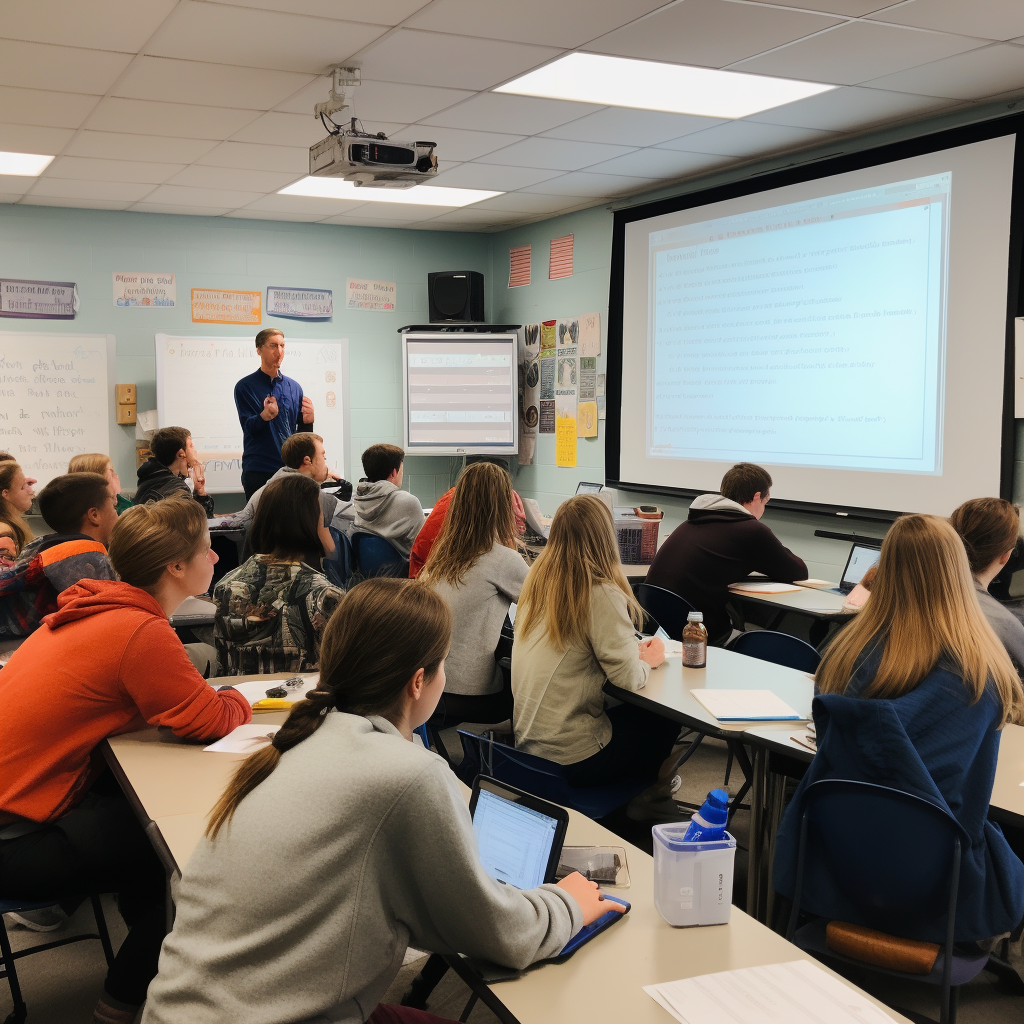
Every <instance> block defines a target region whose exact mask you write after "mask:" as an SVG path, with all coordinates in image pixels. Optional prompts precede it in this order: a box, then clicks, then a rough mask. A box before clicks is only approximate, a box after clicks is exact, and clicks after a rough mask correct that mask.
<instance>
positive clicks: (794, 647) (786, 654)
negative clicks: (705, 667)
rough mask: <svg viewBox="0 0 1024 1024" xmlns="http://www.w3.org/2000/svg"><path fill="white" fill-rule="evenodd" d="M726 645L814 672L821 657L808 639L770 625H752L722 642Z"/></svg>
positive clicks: (750, 655)
mask: <svg viewBox="0 0 1024 1024" xmlns="http://www.w3.org/2000/svg"><path fill="white" fill-rule="evenodd" d="M725 649H726V650H727V651H735V652H736V653H737V654H745V655H746V656H747V657H748V658H757V659H759V660H760V661H770V662H772V663H773V664H775V665H785V666H786V667H787V668H795V669H796V670H797V671H799V672H814V671H816V670H817V668H818V662H820V661H821V655H820V654H819V653H818V652H817V651H816V650H815V649H814V648H813V647H812V646H811V645H810V644H809V643H806V642H804V641H803V640H801V639H800V638H799V637H795V636H790V635H789V634H788V633H776V632H775V631H774V630H771V629H751V630H748V631H747V632H746V633H740V635H739V636H737V637H734V638H733V639H732V640H730V641H729V642H728V643H727V644H726V645H725Z"/></svg>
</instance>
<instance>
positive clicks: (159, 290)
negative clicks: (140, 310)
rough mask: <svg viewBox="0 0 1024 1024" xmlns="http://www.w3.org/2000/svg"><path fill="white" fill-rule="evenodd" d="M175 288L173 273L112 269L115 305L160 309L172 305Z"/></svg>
mask: <svg viewBox="0 0 1024 1024" xmlns="http://www.w3.org/2000/svg"><path fill="white" fill-rule="evenodd" d="M176 301H177V288H176V286H175V283H174V275H173V274H156V273H150V272H148V271H136V272H127V273H126V272H124V271H120V270H115V271H114V305H115V306H149V307H153V306H156V307H158V308H161V309H166V308H168V307H172V306H174V304H175V302H176Z"/></svg>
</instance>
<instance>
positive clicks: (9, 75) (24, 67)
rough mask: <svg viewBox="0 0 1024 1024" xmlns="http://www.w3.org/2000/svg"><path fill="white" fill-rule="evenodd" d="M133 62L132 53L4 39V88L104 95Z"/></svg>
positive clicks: (0, 71) (0, 75) (0, 61)
mask: <svg viewBox="0 0 1024 1024" xmlns="http://www.w3.org/2000/svg"><path fill="white" fill-rule="evenodd" d="M131 59H132V54H130V53H109V52H107V51H105V50H83V49H79V48H77V47H73V46H45V45H43V44H41V43H19V42H14V41H13V40H10V39H0V85H15V86H19V87H20V88H23V89H51V90H56V91H57V92H84V93H89V94H91V95H93V96H102V95H103V94H104V93H106V91H107V90H108V89H109V88H110V87H111V86H112V85H113V84H114V82H115V81H116V80H117V76H118V75H120V74H121V72H122V71H124V69H125V68H126V67H128V64H129V63H130V61H131Z"/></svg>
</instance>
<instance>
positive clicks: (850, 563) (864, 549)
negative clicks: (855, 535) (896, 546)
mask: <svg viewBox="0 0 1024 1024" xmlns="http://www.w3.org/2000/svg"><path fill="white" fill-rule="evenodd" d="M881 554H882V549H881V546H880V545H878V544H872V543H870V542H868V541H859V540H858V541H854V543H853V544H852V545H851V547H850V557H849V558H847V559H846V568H844V569H843V576H842V579H841V580H840V581H839V586H838V587H835V588H833V593H835V594H848V593H849V592H850V591H851V590H853V588H854V587H855V586H857V584H858V583H860V581H861V580H862V579H863V578H864V573H866V572H867V571H868V569H870V568H871V566H873V565H877V564H878V559H879V556H880V555H881Z"/></svg>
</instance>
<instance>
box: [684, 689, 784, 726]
mask: <svg viewBox="0 0 1024 1024" xmlns="http://www.w3.org/2000/svg"><path fill="white" fill-rule="evenodd" d="M690 693H691V694H693V696H694V697H695V698H696V699H697V700H698V701H700V703H701V704H703V705H704V707H705V708H707V710H708V711H710V712H711V714H713V715H714V716H715V718H717V719H718V720H719V721H720V722H790V721H792V722H800V721H802V719H801V718H800V716H799V715H798V714H797V713H796V712H795V711H794V710H793V709H792V708H791V707H790V706H789V705H788V704H787V703H786V702H785V701H784V700H783V699H782V698H781V697H779V696H778V695H777V694H775V693H773V692H772V691H771V690H691V691H690Z"/></svg>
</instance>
